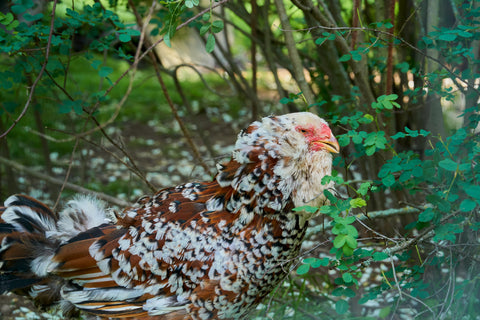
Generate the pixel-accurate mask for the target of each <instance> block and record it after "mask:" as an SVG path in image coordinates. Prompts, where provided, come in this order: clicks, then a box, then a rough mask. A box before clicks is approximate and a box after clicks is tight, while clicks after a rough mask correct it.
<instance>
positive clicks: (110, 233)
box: [0, 113, 338, 319]
mask: <svg viewBox="0 0 480 320" xmlns="http://www.w3.org/2000/svg"><path fill="white" fill-rule="evenodd" d="M331 152H338V143H337V142H336V140H335V138H334V137H333V135H332V133H331V131H330V129H329V128H328V125H327V123H326V122H325V121H324V120H322V119H320V118H318V117H317V116H315V115H313V114H311V113H293V114H287V115H283V116H277V117H267V118H264V119H262V121H261V122H254V123H253V124H251V125H250V126H249V127H248V128H247V129H245V130H244V131H242V132H241V133H240V134H239V136H238V139H237V143H236V145H235V150H234V152H233V154H232V158H231V159H230V160H229V161H228V162H226V163H223V164H219V165H218V171H219V172H218V174H217V175H216V177H215V178H214V180H213V181H211V182H193V183H186V184H183V185H180V186H177V187H173V188H167V189H163V190H160V191H159V192H157V193H156V194H154V195H153V196H151V197H144V198H142V199H140V200H139V201H138V203H137V204H136V205H135V206H133V207H131V208H127V209H125V210H124V211H123V214H122V218H120V219H118V221H116V223H113V222H110V221H109V220H108V219H107V214H106V213H105V209H104V207H103V204H101V203H99V202H98V201H96V200H94V199H91V198H85V197H84V198H77V199H75V200H73V201H71V202H70V203H69V204H68V206H67V208H66V209H65V210H64V211H62V212H60V213H59V214H58V215H57V214H55V213H53V212H52V211H51V210H50V209H49V208H48V207H46V206H45V205H44V204H42V203H40V202H38V201H36V200H34V199H32V198H29V197H27V196H21V195H17V196H12V197H10V198H9V199H8V200H7V201H6V202H5V207H3V208H1V209H0V213H1V214H2V215H1V220H0V222H1V225H0V240H1V243H0V272H1V273H2V274H1V276H0V289H2V291H8V290H9V291H15V292H17V293H20V294H25V295H29V296H31V297H32V298H34V299H36V300H37V301H38V302H39V303H40V304H52V303H57V302H59V303H60V304H61V305H62V306H63V307H64V309H65V310H67V309H71V308H72V306H73V307H75V308H76V309H80V310H82V311H85V312H87V313H91V314H94V315H98V316H101V317H106V318H120V317H121V318H128V317H131V318H142V317H144V318H150V319H155V318H158V319H241V318H244V317H245V316H246V315H247V314H248V313H249V312H250V311H251V310H252V309H253V308H254V307H255V306H256V305H257V304H258V303H259V302H260V301H261V300H262V299H263V298H264V297H265V296H266V295H267V294H268V293H269V292H270V291H272V290H273V288H274V287H275V286H276V285H277V284H278V283H279V282H280V281H282V279H283V278H284V277H285V276H286V272H287V271H288V270H289V267H290V265H291V263H292V262H293V261H294V258H295V257H296V256H297V254H298V251H299V249H300V245H301V242H302V240H303V237H304V235H305V231H306V228H307V225H308V219H309V218H310V217H309V216H308V215H307V214H306V213H304V212H292V211H291V209H292V208H294V207H298V206H302V205H306V204H308V205H314V206H318V205H321V204H322V203H323V202H324V201H325V197H324V195H323V190H325V189H326V188H329V187H331V185H330V184H327V185H322V184H321V179H322V178H323V177H324V176H325V175H328V174H330V170H331V162H332V158H331ZM40 248H41V250H40ZM19 279H20V280H19ZM22 281H23V282H22Z"/></svg>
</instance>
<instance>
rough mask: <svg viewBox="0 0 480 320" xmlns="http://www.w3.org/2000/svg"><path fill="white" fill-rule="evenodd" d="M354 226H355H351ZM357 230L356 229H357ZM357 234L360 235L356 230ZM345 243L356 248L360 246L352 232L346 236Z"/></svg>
mask: <svg viewBox="0 0 480 320" xmlns="http://www.w3.org/2000/svg"><path fill="white" fill-rule="evenodd" d="M350 227H352V228H353V226H350ZM355 231H356V229H355ZM356 233H357V235H358V231H356ZM345 243H346V244H347V245H348V246H349V247H350V248H352V249H356V248H357V246H358V243H357V239H355V238H354V236H353V235H351V234H348V235H347V236H346V237H345Z"/></svg>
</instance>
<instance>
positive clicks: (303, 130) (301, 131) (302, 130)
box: [298, 128, 308, 134]
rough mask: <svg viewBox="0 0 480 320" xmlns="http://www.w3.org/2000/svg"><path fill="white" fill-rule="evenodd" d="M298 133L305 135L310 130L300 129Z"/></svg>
mask: <svg viewBox="0 0 480 320" xmlns="http://www.w3.org/2000/svg"><path fill="white" fill-rule="evenodd" d="M298 131H299V132H300V133H303V134H306V133H308V130H307V129H302V128H300V129H298Z"/></svg>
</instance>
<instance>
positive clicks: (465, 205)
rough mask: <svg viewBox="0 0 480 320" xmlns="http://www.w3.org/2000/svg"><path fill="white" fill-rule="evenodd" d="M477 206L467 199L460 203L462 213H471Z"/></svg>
mask: <svg viewBox="0 0 480 320" xmlns="http://www.w3.org/2000/svg"><path fill="white" fill-rule="evenodd" d="M476 206H477V203H476V202H475V201H473V200H471V199H465V200H463V201H462V202H461V203H460V211H462V212H470V211H472V210H473V209H475V207H476Z"/></svg>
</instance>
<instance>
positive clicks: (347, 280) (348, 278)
mask: <svg viewBox="0 0 480 320" xmlns="http://www.w3.org/2000/svg"><path fill="white" fill-rule="evenodd" d="M342 279H343V281H345V283H350V282H352V281H353V277H352V274H351V273H349V272H345V273H344V274H342Z"/></svg>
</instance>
